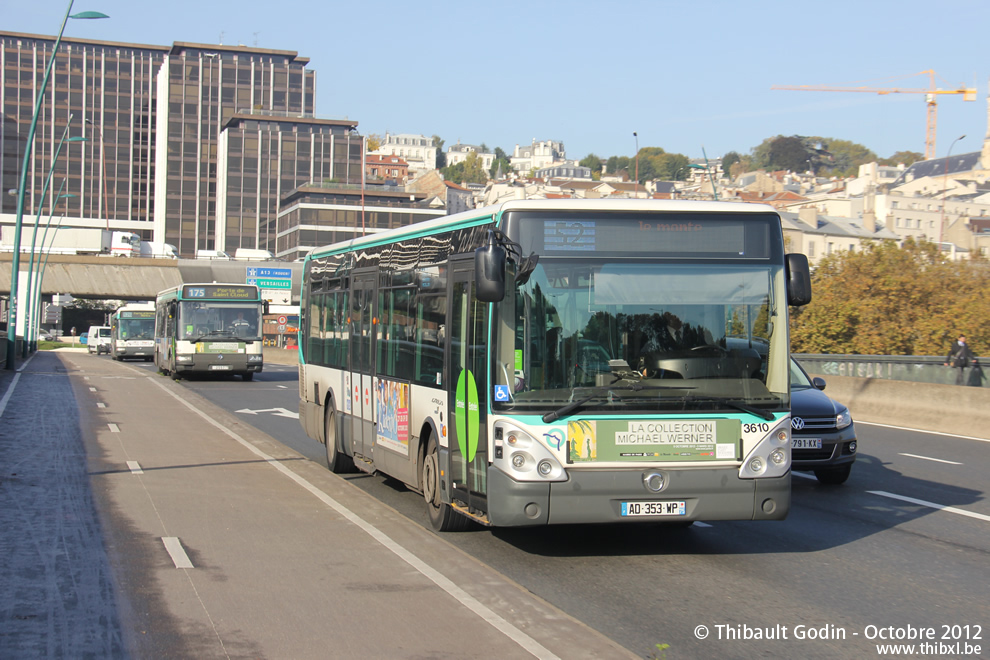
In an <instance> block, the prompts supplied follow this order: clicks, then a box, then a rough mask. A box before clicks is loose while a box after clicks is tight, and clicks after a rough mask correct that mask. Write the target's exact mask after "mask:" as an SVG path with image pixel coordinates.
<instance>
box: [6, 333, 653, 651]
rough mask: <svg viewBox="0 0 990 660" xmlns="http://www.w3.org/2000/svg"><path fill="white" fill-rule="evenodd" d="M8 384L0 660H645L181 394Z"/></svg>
mask: <svg viewBox="0 0 990 660" xmlns="http://www.w3.org/2000/svg"><path fill="white" fill-rule="evenodd" d="M15 378H17V382H16V387H15V389H14V390H13V393H12V394H11V395H10V396H9V398H7V401H6V407H5V409H4V410H3V412H2V413H0V415H2V416H0V530H2V532H0V552H2V553H3V556H4V562H3V564H2V567H0V658H7V657H10V658H15V657H16V658H21V657H32V658H34V657H65V658H76V657H137V658H145V657H161V656H166V655H167V656H170V657H196V658H208V657H221V658H229V657H251V658H293V659H296V658H372V657H375V658H377V657H387V658H533V657H537V658H567V659H570V658H624V657H628V658H632V657H636V656H634V655H632V654H630V653H629V652H628V651H626V650H625V649H623V648H621V647H619V646H618V645H616V644H614V643H613V642H611V641H610V640H608V639H606V638H604V637H603V636H601V635H599V634H598V633H597V632H595V631H594V630H591V629H590V628H588V627H587V626H585V625H583V624H581V623H580V622H578V621H575V620H574V619H572V618H571V617H569V616H567V615H566V614H564V613H563V612H561V611H559V610H557V609H556V608H554V607H552V606H551V605H549V604H547V603H546V602H544V601H542V600H540V599H539V598H536V597H534V596H533V595H532V594H530V593H528V592H527V591H525V590H523V589H522V588H520V587H519V586H518V585H516V584H515V583H513V582H511V581H509V580H507V579H506V578H504V577H503V576H501V575H500V574H498V573H496V572H495V571H493V570H492V569H490V568H488V567H487V566H485V565H482V564H481V563H479V562H477V561H476V560H474V559H473V558H471V557H469V556H467V555H465V554H464V553H463V552H461V551H460V550H458V549H456V548H454V547H453V546H451V545H450V544H449V543H447V542H446V541H445V540H444V539H443V538H442V536H440V535H437V534H434V533H432V532H430V531H428V530H426V529H423V528H422V527H421V526H419V525H418V524H415V523H413V522H411V521H409V520H408V519H406V518H405V517H403V516H401V515H400V514H398V513H397V512H395V511H394V510H392V509H391V508H389V507H387V506H385V505H383V504H381V503H380V502H378V501H377V500H375V499H374V498H372V497H370V496H368V495H367V494H365V493H364V492H363V491H361V490H359V489H357V488H356V487H354V486H352V485H351V484H349V483H347V482H346V481H345V480H342V479H340V478H338V477H336V476H335V475H333V474H331V473H330V472H329V471H327V470H326V468H325V467H322V466H320V465H318V464H316V463H313V462H311V461H308V460H306V459H304V458H303V457H302V456H300V455H299V454H298V453H296V452H294V451H292V450H290V449H288V448H287V447H285V446H284V445H282V444H281V443H278V442H277V441H275V440H274V439H273V438H271V437H270V436H268V435H266V434H264V433H261V432H260V431H258V430H257V429H254V428H253V427H251V426H249V425H247V424H245V423H243V422H242V421H241V420H239V419H237V418H236V417H234V416H232V415H230V414H228V413H226V412H225V411H223V410H222V409H219V408H217V407H215V406H213V405H211V404H210V403H208V402H206V401H205V400H203V399H202V398H200V397H198V396H196V395H195V394H193V393H192V392H191V391H190V390H188V389H187V388H184V387H183V386H182V385H181V384H179V383H173V382H171V381H170V380H169V379H167V378H163V377H160V376H156V375H149V374H148V372H146V371H141V370H140V369H137V368H136V367H133V366H131V365H127V364H120V363H116V362H113V361H110V360H107V359H105V358H99V357H97V356H90V355H87V354H79V353H74V352H73V353H66V352H63V351H58V352H41V353H38V354H36V355H35V356H34V357H33V358H32V359H31V360H30V361H29V362H28V363H27V365H26V368H24V370H23V371H22V372H20V373H19V375H18V376H12V375H11V372H6V373H5V374H3V375H0V401H3V400H4V398H5V395H7V394H8V393H9V392H10V387H11V385H12V384H13V383H14V379H15ZM52 402H60V403H61V404H63V405H53V404H52ZM2 407H3V404H2V403H0V408H2Z"/></svg>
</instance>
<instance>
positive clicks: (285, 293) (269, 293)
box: [261, 289, 292, 305]
mask: <svg viewBox="0 0 990 660" xmlns="http://www.w3.org/2000/svg"><path fill="white" fill-rule="evenodd" d="M261 299H262V300H267V301H268V302H270V303H274V304H276V305H291V304H292V292H291V291H290V290H289V289H262V290H261Z"/></svg>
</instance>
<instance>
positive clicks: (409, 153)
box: [371, 133, 437, 177]
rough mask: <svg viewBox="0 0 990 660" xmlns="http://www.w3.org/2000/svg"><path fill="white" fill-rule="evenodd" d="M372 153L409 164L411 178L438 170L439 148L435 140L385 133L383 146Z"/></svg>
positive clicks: (423, 136)
mask: <svg viewBox="0 0 990 660" xmlns="http://www.w3.org/2000/svg"><path fill="white" fill-rule="evenodd" d="M371 153H373V154H377V155H379V156H398V157H399V158H402V159H403V160H405V161H406V162H407V163H409V176H411V177H416V176H419V175H421V174H423V173H425V172H429V171H430V170H435V169H437V148H436V146H435V145H434V144H433V138H428V137H426V136H425V135H413V134H411V133H401V134H397V135H396V134H393V133H385V139H384V140H382V144H381V146H379V147H378V149H376V150H375V151H372V152H371Z"/></svg>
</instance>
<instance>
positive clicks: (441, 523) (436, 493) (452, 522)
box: [423, 435, 470, 532]
mask: <svg viewBox="0 0 990 660" xmlns="http://www.w3.org/2000/svg"><path fill="white" fill-rule="evenodd" d="M423 497H424V498H426V513H427V515H428V516H429V518H430V527H432V528H433V530H434V531H437V532H461V531H464V530H465V529H467V527H468V523H469V522H470V520H468V519H467V518H466V517H464V516H462V515H461V514H459V513H457V512H456V511H454V510H453V509H452V508H451V507H450V505H449V504H447V503H445V502H444V501H443V498H442V497H441V496H440V452H439V450H438V449H437V441H436V438H434V437H433V436H432V435H430V440H429V442H427V444H426V456H424V457H423Z"/></svg>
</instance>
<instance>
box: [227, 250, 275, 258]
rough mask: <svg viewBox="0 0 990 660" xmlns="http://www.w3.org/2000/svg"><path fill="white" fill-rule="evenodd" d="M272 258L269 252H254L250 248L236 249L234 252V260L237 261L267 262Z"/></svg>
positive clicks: (272, 255)
mask: <svg viewBox="0 0 990 660" xmlns="http://www.w3.org/2000/svg"><path fill="white" fill-rule="evenodd" d="M274 258H275V255H274V254H272V253H271V252H270V251H269V250H254V249H252V248H237V249H236V250H234V259H236V260H238V261H268V260H269V259H274Z"/></svg>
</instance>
